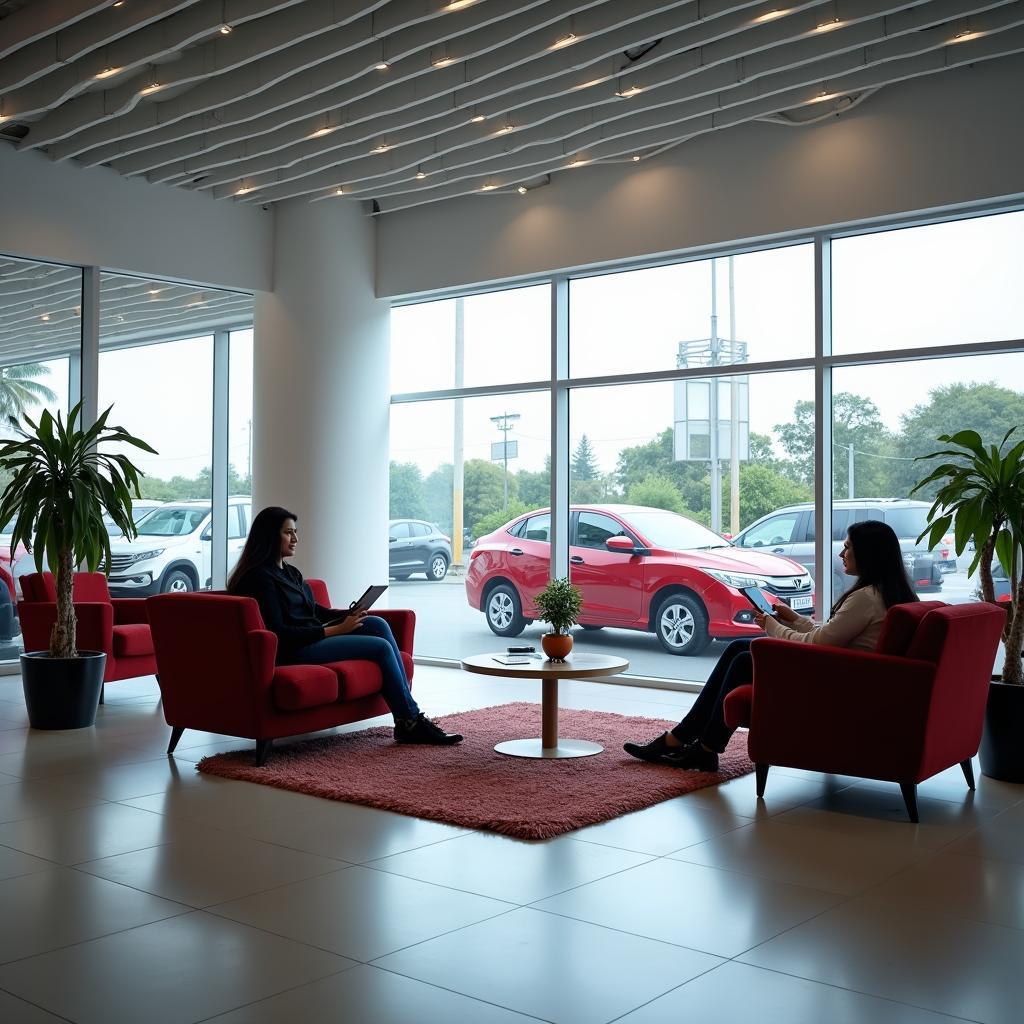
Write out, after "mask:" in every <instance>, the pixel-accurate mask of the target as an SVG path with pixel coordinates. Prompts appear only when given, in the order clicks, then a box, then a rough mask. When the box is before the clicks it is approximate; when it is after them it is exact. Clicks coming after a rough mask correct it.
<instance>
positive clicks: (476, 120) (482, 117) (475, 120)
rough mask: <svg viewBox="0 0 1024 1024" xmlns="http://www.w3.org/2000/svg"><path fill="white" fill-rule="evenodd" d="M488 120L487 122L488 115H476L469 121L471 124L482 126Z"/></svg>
mask: <svg viewBox="0 0 1024 1024" xmlns="http://www.w3.org/2000/svg"><path fill="white" fill-rule="evenodd" d="M486 120H487V115H486V114H474V115H473V116H472V117H471V118H470V119H469V123H470V124H480V123H481V122H482V121H486Z"/></svg>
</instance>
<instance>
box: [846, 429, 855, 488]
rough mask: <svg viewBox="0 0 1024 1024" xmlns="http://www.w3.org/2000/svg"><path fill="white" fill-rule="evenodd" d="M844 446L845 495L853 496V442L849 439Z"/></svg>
mask: <svg viewBox="0 0 1024 1024" xmlns="http://www.w3.org/2000/svg"><path fill="white" fill-rule="evenodd" d="M844 447H845V448H846V480H847V495H846V496H847V497H848V498H852V497H854V493H853V454H854V452H853V442H852V441H851V442H850V443H849V444H848V445H844Z"/></svg>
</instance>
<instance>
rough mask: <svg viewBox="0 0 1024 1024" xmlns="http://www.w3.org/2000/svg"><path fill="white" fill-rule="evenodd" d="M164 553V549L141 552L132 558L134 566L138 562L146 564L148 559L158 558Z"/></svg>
mask: <svg viewBox="0 0 1024 1024" xmlns="http://www.w3.org/2000/svg"><path fill="white" fill-rule="evenodd" d="M163 553H164V549H163V548H153V550H152V551H140V552H139V553H138V554H137V555H134V556H133V557H132V564H133V565H134V564H135V563H136V562H144V561H145V560H146V559H147V558H156V556H157V555H162V554H163Z"/></svg>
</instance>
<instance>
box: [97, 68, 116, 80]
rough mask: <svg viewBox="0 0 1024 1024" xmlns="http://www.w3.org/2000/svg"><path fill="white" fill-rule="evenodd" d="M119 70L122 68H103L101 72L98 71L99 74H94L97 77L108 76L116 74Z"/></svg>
mask: <svg viewBox="0 0 1024 1024" xmlns="http://www.w3.org/2000/svg"><path fill="white" fill-rule="evenodd" d="M121 70H122V68H104V69H103V70H102V71H101V72H99V74H97V75H96V77H97V78H110V77H112V76H113V75H116V74H117V73H118V72H119V71H121Z"/></svg>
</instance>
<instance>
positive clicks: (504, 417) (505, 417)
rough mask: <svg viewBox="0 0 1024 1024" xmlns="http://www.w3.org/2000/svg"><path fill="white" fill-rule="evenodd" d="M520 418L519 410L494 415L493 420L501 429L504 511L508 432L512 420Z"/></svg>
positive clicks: (505, 504)
mask: <svg viewBox="0 0 1024 1024" xmlns="http://www.w3.org/2000/svg"><path fill="white" fill-rule="evenodd" d="M517 419H519V413H517V412H504V413H502V414H501V415H500V416H492V417H491V422H492V423H493V424H494V425H495V426H496V427H497V428H498V429H499V430H500V431H501V461H502V463H503V465H504V468H505V471H504V474H503V475H502V502H503V504H502V506H501V507H502V511H503V512H505V511H508V432H509V431H510V430H511V429H512V422H513V421H514V420H517Z"/></svg>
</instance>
